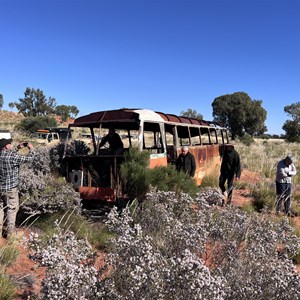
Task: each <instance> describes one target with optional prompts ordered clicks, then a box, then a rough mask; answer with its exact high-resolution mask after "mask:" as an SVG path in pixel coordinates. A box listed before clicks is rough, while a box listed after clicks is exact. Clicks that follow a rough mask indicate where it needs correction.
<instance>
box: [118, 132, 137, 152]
mask: <svg viewBox="0 0 300 300" xmlns="http://www.w3.org/2000/svg"><path fill="white" fill-rule="evenodd" d="M120 136H121V139H122V142H123V145H124V148H125V149H127V148H130V147H132V148H138V146H139V143H138V136H139V132H138V130H130V131H125V130H124V131H120Z"/></svg>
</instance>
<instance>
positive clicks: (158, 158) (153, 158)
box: [149, 154, 168, 169]
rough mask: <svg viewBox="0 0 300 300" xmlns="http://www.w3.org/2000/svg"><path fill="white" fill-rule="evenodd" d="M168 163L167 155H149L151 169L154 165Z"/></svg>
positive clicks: (161, 165)
mask: <svg viewBox="0 0 300 300" xmlns="http://www.w3.org/2000/svg"><path fill="white" fill-rule="evenodd" d="M167 165H168V161H167V156H166V155H164V156H162V155H160V154H157V155H153V154H151V155H150V165H149V167H150V169H153V168H155V167H166V166H167Z"/></svg>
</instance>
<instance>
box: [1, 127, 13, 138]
mask: <svg viewBox="0 0 300 300" xmlns="http://www.w3.org/2000/svg"><path fill="white" fill-rule="evenodd" d="M0 139H11V133H10V131H9V130H7V129H0Z"/></svg>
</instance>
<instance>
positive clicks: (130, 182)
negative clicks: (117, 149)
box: [120, 148, 149, 200]
mask: <svg viewBox="0 0 300 300" xmlns="http://www.w3.org/2000/svg"><path fill="white" fill-rule="evenodd" d="M124 160H125V161H124V163H122V165H121V167H120V175H121V180H122V184H123V185H124V189H125V190H126V191H127V195H128V197H129V198H138V199H140V200H142V199H143V198H144V196H145V194H146V193H147V190H148V187H149V182H148V176H147V168H148V165H149V153H148V152H139V151H138V149H135V148H130V149H129V151H128V152H126V153H125V155H124Z"/></svg>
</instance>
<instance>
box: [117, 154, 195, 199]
mask: <svg viewBox="0 0 300 300" xmlns="http://www.w3.org/2000/svg"><path fill="white" fill-rule="evenodd" d="M120 173H121V179H122V182H123V184H124V186H125V189H126V191H127V195H128V196H129V197H130V198H132V199H134V198H137V199H138V200H140V201H141V200H143V199H144V197H145V195H146V193H147V192H148V191H149V187H150V186H153V187H156V188H157V189H159V190H161V191H174V192H176V193H177V194H178V193H180V192H185V193H188V194H189V195H190V196H192V197H194V196H195V195H196V193H197V191H198V188H197V185H196V182H195V181H194V179H193V178H191V177H189V176H188V175H186V174H184V173H182V172H177V171H176V170H175V168H174V167H173V166H167V167H155V168H153V169H149V154H148V153H147V152H138V150H137V149H134V148H131V149H129V152H128V153H126V154H125V161H124V163H123V164H122V165H121V168H120Z"/></svg>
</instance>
